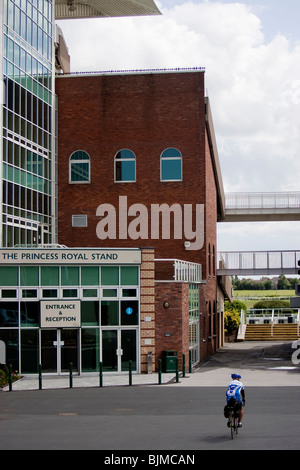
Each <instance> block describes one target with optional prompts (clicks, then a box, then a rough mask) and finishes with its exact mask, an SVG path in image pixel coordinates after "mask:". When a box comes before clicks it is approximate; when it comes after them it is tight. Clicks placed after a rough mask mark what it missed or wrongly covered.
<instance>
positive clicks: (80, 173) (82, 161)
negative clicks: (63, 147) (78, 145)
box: [69, 150, 90, 183]
mask: <svg viewBox="0 0 300 470" xmlns="http://www.w3.org/2000/svg"><path fill="white" fill-rule="evenodd" d="M69 171H70V183H89V182H90V156H89V155H88V154H87V153H86V152H84V151H83V150H76V152H73V153H72V155H71V157H70V168H69Z"/></svg>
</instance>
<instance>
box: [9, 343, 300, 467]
mask: <svg viewBox="0 0 300 470" xmlns="http://www.w3.org/2000/svg"><path fill="white" fill-rule="evenodd" d="M294 352H295V350H294V349H292V348H291V343H287V342H284V343H278V342H277V343H265V342H264V343H252V342H251V343H250V342H249V343H235V344H232V345H231V344H230V345H226V346H225V347H224V348H222V349H221V350H220V351H218V353H217V354H216V355H215V356H213V357H212V358H211V359H210V360H209V361H207V362H206V363H204V364H202V365H201V366H200V367H199V368H198V369H197V370H196V371H195V372H194V373H193V374H190V375H188V374H187V377H186V378H181V379H180V382H179V383H171V384H167V385H166V384H163V385H137V386H131V387H129V386H114V387H113V386H112V387H111V386H109V387H103V388H96V387H93V388H89V387H83V388H76V389H56V390H27V391H16V392H14V391H13V392H8V393H5V392H0V448H1V449H6V450H22V449H24V450H37V449H39V450H102V451H103V452H101V453H100V454H99V464H101V463H104V459H105V458H106V459H109V460H108V462H109V463H111V461H112V460H113V459H114V458H115V459H116V458H117V457H116V456H117V455H128V456H130V455H132V456H134V455H136V456H137V457H136V458H138V459H139V460H137V461H134V460H132V461H126V466H131V467H135V466H136V467H139V466H142V465H144V464H150V465H154V466H156V465H155V463H159V462H158V461H157V460H155V459H154V458H153V459H152V460H151V461H150V462H149V458H150V455H151V456H152V455H153V454H154V453H155V455H156V454H158V455H160V452H162V451H167V455H169V458H170V456H172V455H178V454H179V453H180V451H182V452H183V451H185V452H187V454H184V455H185V456H186V455H189V456H190V457H191V458H192V456H194V457H195V458H198V459H199V458H200V454H201V453H200V452H198V451H200V450H221V449H224V450H260V449H261V450H298V449H299V447H300V445H299V444H300V442H299V422H300V400H299V396H300V373H299V372H300V369H299V366H298V364H293V363H292V360H291V358H292V354H293V353H294ZM231 372H240V373H241V375H242V380H243V383H244V385H245V387H246V407H245V417H244V420H243V428H242V429H241V430H240V432H239V434H238V436H237V437H236V438H235V439H234V440H231V438H230V432H229V429H228V428H227V426H226V419H225V418H224V417H223V408H224V405H225V390H226V386H227V383H228V381H229V380H230V373H231ZM138 450H140V451H144V452H142V453H137V452H136V451H138ZM117 451H121V452H123V453H121V454H118V453H117ZM157 458H158V457H157ZM185 458H186V457H185ZM105 463H106V462H105ZM115 463H117V464H119V463H121V462H115ZM123 463H124V462H123ZM160 463H161V462H160ZM174 463H175V461H174ZM181 463H184V462H181Z"/></svg>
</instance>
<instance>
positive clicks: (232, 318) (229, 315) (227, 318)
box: [224, 309, 241, 333]
mask: <svg viewBox="0 0 300 470" xmlns="http://www.w3.org/2000/svg"><path fill="white" fill-rule="evenodd" d="M240 322H241V318H240V312H239V311H238V310H235V309H233V310H232V311H231V312H228V311H225V313H224V326H225V332H226V333H232V331H234V330H236V329H237V328H238V327H239V325H240Z"/></svg>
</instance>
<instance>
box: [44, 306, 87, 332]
mask: <svg viewBox="0 0 300 470" xmlns="http://www.w3.org/2000/svg"><path fill="white" fill-rule="evenodd" d="M80 326H81V315H80V300H68V301H65V300H41V328H66V327H69V328H74V327H80Z"/></svg>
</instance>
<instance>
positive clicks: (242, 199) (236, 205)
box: [225, 191, 300, 209]
mask: <svg viewBox="0 0 300 470" xmlns="http://www.w3.org/2000/svg"><path fill="white" fill-rule="evenodd" d="M296 208H299V209H300V192H296V191H295V192H283V193H255V192H254V193H226V194H225V209H296Z"/></svg>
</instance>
